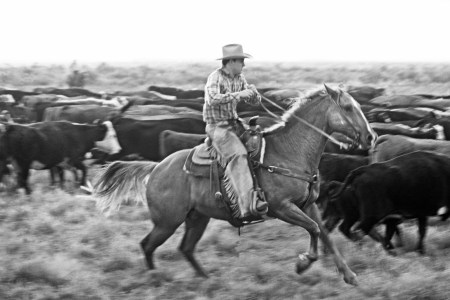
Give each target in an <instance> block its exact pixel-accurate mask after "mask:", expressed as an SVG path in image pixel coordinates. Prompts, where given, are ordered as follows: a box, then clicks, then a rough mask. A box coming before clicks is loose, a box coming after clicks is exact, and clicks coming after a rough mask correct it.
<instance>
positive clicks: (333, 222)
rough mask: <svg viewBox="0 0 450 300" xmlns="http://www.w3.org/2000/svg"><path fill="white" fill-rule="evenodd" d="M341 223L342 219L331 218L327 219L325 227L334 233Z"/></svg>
mask: <svg viewBox="0 0 450 300" xmlns="http://www.w3.org/2000/svg"><path fill="white" fill-rule="evenodd" d="M340 221H341V218H339V217H338V216H329V217H328V218H326V220H325V225H324V226H325V228H326V229H327V231H328V232H332V231H333V230H334V229H335V228H336V226H337V224H339V222H340Z"/></svg>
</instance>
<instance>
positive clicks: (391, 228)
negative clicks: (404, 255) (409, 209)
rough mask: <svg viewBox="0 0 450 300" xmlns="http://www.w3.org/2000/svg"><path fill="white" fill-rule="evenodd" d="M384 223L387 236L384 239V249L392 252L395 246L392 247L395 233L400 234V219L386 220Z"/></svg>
mask: <svg viewBox="0 0 450 300" xmlns="http://www.w3.org/2000/svg"><path fill="white" fill-rule="evenodd" d="M384 223H385V224H386V236H385V238H384V244H383V247H384V249H386V250H392V249H394V245H392V242H391V240H392V237H393V236H394V233H396V232H399V229H398V224H399V220H398V219H386V220H385V221H384Z"/></svg>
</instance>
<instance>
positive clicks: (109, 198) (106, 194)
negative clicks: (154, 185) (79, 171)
mask: <svg viewBox="0 0 450 300" xmlns="http://www.w3.org/2000/svg"><path fill="white" fill-rule="evenodd" d="M157 164H158V163H157V162H152V161H115V162H112V163H110V164H107V165H106V166H105V167H104V168H103V169H102V170H101V171H100V174H99V176H98V180H97V181H96V183H95V185H94V197H95V198H97V207H98V208H99V209H100V210H101V211H103V212H106V214H107V215H108V214H110V213H111V211H113V210H118V209H119V208H120V205H121V204H122V202H123V201H128V200H129V199H134V200H135V201H136V202H141V203H143V204H144V203H145V191H146V185H147V181H148V177H149V175H150V173H151V172H152V171H153V169H154V168H155V167H156V165H157Z"/></svg>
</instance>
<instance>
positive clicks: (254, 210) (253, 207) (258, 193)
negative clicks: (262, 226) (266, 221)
mask: <svg viewBox="0 0 450 300" xmlns="http://www.w3.org/2000/svg"><path fill="white" fill-rule="evenodd" d="M251 201H252V203H251V204H250V213H251V214H252V215H254V216H262V215H265V214H267V212H268V211H269V206H268V204H267V202H266V198H265V196H264V192H263V191H262V190H261V189H259V188H258V189H256V190H254V191H253V192H252V200H251ZM258 204H259V205H258ZM258 206H259V208H258Z"/></svg>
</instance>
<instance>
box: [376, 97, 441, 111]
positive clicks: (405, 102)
mask: <svg viewBox="0 0 450 300" xmlns="http://www.w3.org/2000/svg"><path fill="white" fill-rule="evenodd" d="M370 103H373V104H378V105H384V106H386V107H428V108H434V109H438V110H444V111H445V110H447V108H448V107H450V100H449V99H425V98H423V97H421V96H417V95H391V96H380V97H377V98H374V99H372V100H370Z"/></svg>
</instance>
